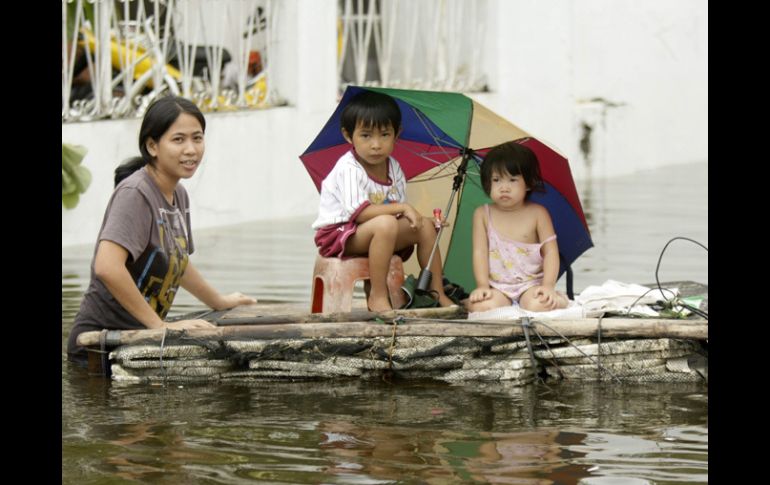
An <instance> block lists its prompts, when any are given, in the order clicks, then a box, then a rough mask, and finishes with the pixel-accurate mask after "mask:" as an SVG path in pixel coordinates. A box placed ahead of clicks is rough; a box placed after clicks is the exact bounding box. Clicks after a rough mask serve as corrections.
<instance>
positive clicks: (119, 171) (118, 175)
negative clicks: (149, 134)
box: [115, 157, 147, 187]
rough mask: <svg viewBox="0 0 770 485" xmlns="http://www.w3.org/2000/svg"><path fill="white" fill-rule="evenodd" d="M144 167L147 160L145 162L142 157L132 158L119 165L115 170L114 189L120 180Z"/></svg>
mask: <svg viewBox="0 0 770 485" xmlns="http://www.w3.org/2000/svg"><path fill="white" fill-rule="evenodd" d="M145 165H147V160H145V159H144V157H132V158H129V159H128V160H126V161H125V162H123V163H121V164H120V165H119V166H118V168H116V169H115V187H117V186H118V184H119V183H120V181H121V180H123V179H124V178H126V177H128V176H129V175H131V174H132V173H134V172H136V171H137V170H139V169H140V168H142V167H144V166H145Z"/></svg>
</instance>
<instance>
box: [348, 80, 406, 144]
mask: <svg viewBox="0 0 770 485" xmlns="http://www.w3.org/2000/svg"><path fill="white" fill-rule="evenodd" d="M358 123H363V125H364V126H365V127H367V128H369V127H377V128H385V127H387V126H388V125H390V126H392V127H393V130H395V132H396V133H398V130H399V129H400V128H401V110H400V109H399V107H398V103H396V100H395V99H393V98H392V97H390V96H388V95H387V94H385V93H378V92H376V91H363V92H361V93H358V94H356V95H355V96H353V99H351V100H350V102H348V104H347V106H345V108H344V109H343V110H342V115H341V116H340V125H341V128H342V129H343V130H345V132H347V134H348V135H349V136H353V130H355V129H356V126H357V125H358Z"/></svg>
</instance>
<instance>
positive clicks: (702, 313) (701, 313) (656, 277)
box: [655, 236, 709, 320]
mask: <svg viewBox="0 0 770 485" xmlns="http://www.w3.org/2000/svg"><path fill="white" fill-rule="evenodd" d="M677 239H683V240H685V241H690V242H691V243H693V244H697V245H698V246H700V247H702V248H703V249H705V250H706V252H708V250H709V248H707V247H706V246H704V245H703V244H701V243H699V242H698V241H696V240H695V239H690V238H689V237H684V236H677V237H673V238H671V239H669V240H668V242H667V243H666V245H665V246H663V249H662V250H661V251H660V256H658V264H657V265H656V266H655V283H656V284H657V285H658V290H660V292H661V295H662V294H663V288H662V287H661V286H660V279H659V278H658V271H659V270H660V263H661V261H662V260H663V253H665V252H666V249H667V248H668V246H669V244H671V243H672V242H674V241H676V240H677ZM669 301H671V300H666V302H669ZM679 305H680V306H683V307H685V308H687V309H688V310H690V311H691V312H693V313H695V314H696V315H698V316H700V317H703V318H705V319H706V320H708V319H709V315H708V312H704V311H703V310H701V309H700V308H695V307H693V306H692V305H688V304H686V303H680V304H679Z"/></svg>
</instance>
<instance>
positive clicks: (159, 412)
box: [62, 163, 708, 485]
mask: <svg viewBox="0 0 770 485" xmlns="http://www.w3.org/2000/svg"><path fill="white" fill-rule="evenodd" d="M578 190H579V192H580V196H581V201H582V203H583V208H584V210H585V212H586V217H587V219H588V221H589V227H590V229H591V234H592V237H593V240H594V244H595V247H594V248H592V249H590V250H589V251H588V252H587V253H586V254H584V255H583V256H582V257H581V258H580V259H579V260H578V261H577V262H576V263H575V264H574V265H573V269H574V271H575V291H576V293H577V292H579V291H581V290H582V289H583V288H585V287H586V286H588V285H593V284H601V283H602V282H604V281H605V280H607V279H615V280H620V281H624V282H633V283H651V282H653V281H654V280H655V267H656V264H657V262H658V257H659V255H660V252H661V251H662V249H663V246H664V245H665V244H666V243H667V242H668V241H669V240H670V239H671V238H673V237H676V236H682V237H688V238H691V239H695V240H697V241H698V242H700V243H702V244H703V245H705V246H708V165H707V164H706V163H698V164H690V165H681V166H673V167H664V168H660V169H655V170H651V171H645V172H640V173H637V174H634V175H630V176H623V177H617V178H612V179H601V180H593V181H584V182H582V183H578ZM193 217H194V214H193ZM313 219H314V217H313V216H308V217H299V218H295V219H290V220H282V221H270V222H268V223H265V222H252V223H247V224H240V225H237V226H232V227H226V228H218V229H207V230H198V231H196V233H195V243H196V244H195V245H196V252H195V254H194V255H193V256H192V261H194V263H195V265H196V266H197V267H198V269H200V270H201V272H202V273H203V274H204V275H205V276H206V278H207V279H208V280H209V281H210V282H211V283H212V284H213V285H214V286H215V287H217V288H218V289H219V290H220V291H223V292H230V291H243V292H244V293H247V294H250V295H252V296H254V297H256V298H258V299H259V300H261V301H292V302H304V303H307V304H308V307H309V303H308V302H309V295H310V279H311V273H312V264H313V259H314V258H315V254H316V253H315V247H314V245H313V241H312V237H313V233H312V231H311V229H310V228H309V226H310V223H311V222H312V220H313ZM94 237H95V235H94ZM92 251H93V247H92V246H77V247H67V248H62V475H63V480H62V481H63V483H77V484H88V483H168V484H177V483H185V484H186V483H212V484H213V483H246V482H262V483H366V484H375V483H522V484H535V483H537V484H541V483H542V484H547V483H558V484H571V483H573V484H576V483H581V484H597V485H599V484H603V485H606V484H644V483H654V484H669V483H672V484H673V483H707V481H708V388H707V386H706V385H705V384H682V383H677V384H662V383H661V384H649V383H648V384H624V385H617V384H596V383H585V384H583V383H579V382H565V383H558V384H549V385H548V386H544V385H529V386H526V387H524V388H520V387H513V386H508V385H506V384H505V383H478V382H468V383H465V384H458V385H450V384H444V383H436V382H429V381H428V382H426V381H421V382H396V383H386V382H369V381H365V382H359V381H357V380H335V381H331V382H302V383H290V382H273V383H271V382H263V383H254V384H248V385H247V384H238V385H235V384H227V385H220V384H211V385H183V386H180V385H168V386H152V385H145V384H139V385H137V384H131V385H127V384H119V383H114V382H110V381H105V380H103V379H100V378H92V377H91V378H89V377H88V376H87V375H86V374H85V372H84V371H81V370H80V369H76V368H73V367H71V366H70V365H68V364H67V363H66V355H65V352H66V338H67V335H68V334H69V330H70V328H71V325H72V319H73V317H74V315H75V313H76V312H77V308H78V306H79V303H80V298H81V295H82V293H83V291H84V290H85V288H86V286H87V285H88V277H89V274H88V267H89V263H90V258H91V256H92ZM659 278H660V280H661V281H673V280H694V281H698V282H701V283H705V284H708V254H707V252H706V251H704V250H703V249H702V248H700V247H698V246H696V245H694V244H691V243H689V242H687V241H683V240H678V241H675V242H674V243H672V244H671V245H670V246H669V248H668V249H667V250H666V253H665V255H664V256H663V259H662V262H661V265H660V272H659ZM560 285H562V286H563V282H560ZM198 309H202V307H201V306H200V304H199V303H197V301H196V300H195V299H194V298H193V297H191V296H190V295H189V294H187V293H186V292H184V291H180V294H179V295H178V296H177V299H176V302H175V305H174V308H173V313H172V314H174V315H176V314H180V313H186V312H189V311H192V310H198Z"/></svg>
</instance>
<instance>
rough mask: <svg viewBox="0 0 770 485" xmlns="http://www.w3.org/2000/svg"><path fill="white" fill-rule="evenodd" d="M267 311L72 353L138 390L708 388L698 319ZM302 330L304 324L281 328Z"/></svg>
mask: <svg viewBox="0 0 770 485" xmlns="http://www.w3.org/2000/svg"><path fill="white" fill-rule="evenodd" d="M272 307H273V308H271V307H270V306H269V305H268V306H265V305H254V306H251V307H245V308H241V309H237V310H238V311H237V312H235V311H231V312H230V313H228V314H226V315H225V316H224V317H225V318H218V319H215V321H217V323H218V325H220V326H218V327H217V328H215V329H207V330H202V329H196V330H190V331H171V330H135V331H122V332H109V334H110V335H108V336H107V338H104V337H105V333H100V332H90V334H94V335H90V336H87V335H88V334H85V333H84V334H82V335H81V336H80V337H79V340H78V341H79V342H81V343H82V344H83V345H89V344H90V345H91V348H89V350H91V352H89V354H90V355H89V357H93V359H92V360H93V361H97V360H99V359H100V357H101V352H104V353H105V355H108V357H109V362H108V364H107V365H109V371H108V373H109V374H110V375H111V377H112V379H114V380H116V381H132V382H145V383H165V382H168V383H183V382H236V381H254V380H263V381H264V380H270V381H279V380H291V381H294V380H318V379H339V378H356V379H385V380H390V379H435V380H440V381H447V382H453V381H467V380H479V381H506V382H510V383H513V384H515V385H526V384H529V383H531V382H533V381H535V380H543V381H548V380H554V379H570V380H585V381H609V380H614V381H616V382H694V381H703V382H707V380H708V348H707V338H708V322H707V321H706V320H703V319H691V320H668V321H666V320H661V319H638V318H637V319H629V318H604V319H601V320H599V319H580V320H579V321H574V320H573V321H567V322H559V321H558V320H543V321H538V320H537V319H533V320H532V321H528V322H527V321H524V322H520V321H505V322H494V323H492V322H469V321H467V320H464V319H463V318H464V317H465V315H464V312H463V311H462V310H461V309H460V308H450V309H425V310H410V311H395V312H389V314H388V315H380V316H377V315H374V314H370V313H369V312H357V313H356V312H355V311H354V312H353V313H352V315H353V318H354V319H356V320H362V318H361V317H362V315H363V316H367V315H368V316H370V317H372V318H371V319H369V320H368V321H353V322H343V321H341V320H344V318H343V317H341V316H340V315H339V314H337V315H328V316H322V315H308V314H305V315H299V316H298V315H277V316H274V317H273V318H272V320H271V318H270V316H269V315H265V314H266V313H270V312H273V313H275V310H276V307H282V308H283V309H285V308H286V307H287V305H273V306H272ZM249 314H250V315H252V316H253V315H261V316H259V317H252V318H256V319H257V320H258V321H259V322H260V323H258V324H251V325H249V324H245V325H244V324H239V325H233V324H232V323H233V322H239V321H240V322H246V323H248V322H249V317H248V316H247V315H249ZM349 319H351V318H349ZM298 320H305V321H303V322H298V323H286V322H290V321H293V322H297V321H298ZM307 320H310V321H309V322H308V321H307ZM325 320H331V321H325ZM252 321H253V320H252ZM592 323H593V325H592ZM524 327H526V329H525V328H524ZM587 328H588V330H586V329H587ZM527 329H528V332H526V333H525V330H527ZM105 332H106V331H105ZM557 332H558V333H561V334H562V335H563V336H564V337H562V336H557ZM84 336H87V337H84ZM96 337H101V342H102V347H103V348H104V349H105V350H101V351H100V350H99V347H98V346H95V345H94V342H96V341H97V340H96ZM81 339H82V340H81ZM528 340H529V345H528ZM105 343H106V346H105V345H104V344H105ZM101 370H102V372H104V369H101Z"/></svg>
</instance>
